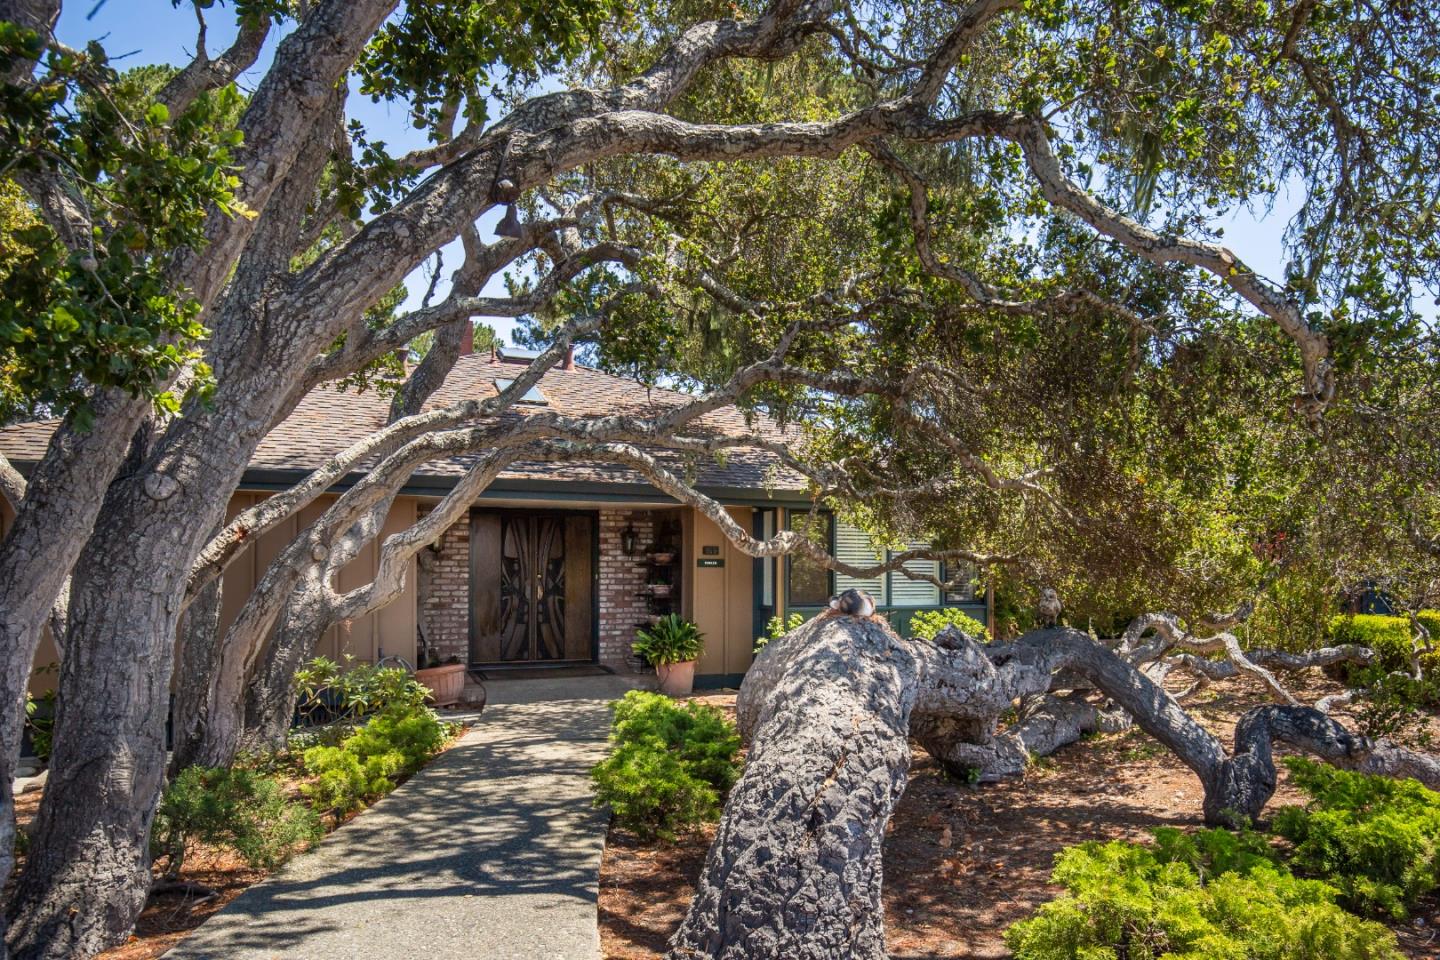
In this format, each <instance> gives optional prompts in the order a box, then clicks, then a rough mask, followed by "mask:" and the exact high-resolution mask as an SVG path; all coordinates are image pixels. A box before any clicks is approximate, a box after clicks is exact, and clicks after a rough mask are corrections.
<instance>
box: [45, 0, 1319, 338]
mask: <svg viewBox="0 0 1440 960" xmlns="http://www.w3.org/2000/svg"><path fill="white" fill-rule="evenodd" d="M96 2H97V0H70V2H69V3H67V4H66V5H65V8H64V11H63V13H62V15H61V18H60V25H59V29H58V30H57V33H58V34H59V37H60V39H61V41H63V42H65V43H67V44H69V45H71V46H81V45H83V44H85V43H86V42H88V41H90V40H100V41H101V42H102V43H103V44H104V46H105V49H106V50H107V51H108V52H109V54H110V56H111V57H112V58H114V59H115V61H116V66H117V67H119V68H121V69H123V68H125V67H131V66H142V65H146V64H154V63H173V64H180V63H184V62H186V61H188V60H189V59H190V57H191V56H192V54H193V53H194V50H195V40H196V23H195V20H194V18H193V16H191V15H190V13H189V12H188V4H187V5H186V6H185V7H182V8H181V9H179V10H177V9H176V8H175V7H174V6H173V4H172V3H171V2H170V0H104V2H103V3H101V4H100V5H99V7H98V9H96ZM92 11H93V12H94V16H93V17H92V16H90V14H91V12H92ZM206 20H207V24H208V39H207V46H208V48H209V50H210V53H211V54H212V55H213V54H215V53H217V52H219V51H221V50H224V49H225V48H226V47H227V46H228V45H229V44H230V42H231V41H232V40H233V39H234V35H235V24H234V17H233V10H232V9H231V8H230V7H229V6H228V5H227V6H219V5H217V6H216V7H214V8H212V9H211V10H210V11H208V16H207V18H206ZM282 35H283V34H282V33H281V32H274V31H272V33H271V36H270V38H269V40H268V41H267V43H266V47H265V50H264V51H263V52H262V54H261V56H260V59H259V60H258V61H257V63H256V66H255V67H254V68H253V69H252V70H250V71H249V72H248V73H247V74H245V75H244V76H243V77H241V80H240V83H241V85H242V86H243V87H247V88H253V86H254V85H255V84H256V83H257V82H258V81H259V79H260V77H261V76H262V75H263V73H264V70H265V68H266V67H267V66H268V64H269V62H270V58H271V57H272V56H273V54H274V49H275V46H276V44H277V43H278V42H279V40H280V37H281V36H282ZM347 108H348V110H349V112H350V115H351V116H352V117H355V118H356V119H359V120H360V121H361V122H362V123H364V124H365V126H366V128H367V130H368V132H369V135H370V138H371V139H372V140H383V141H385V142H386V143H387V144H388V145H389V146H390V149H391V151H392V152H393V153H401V152H403V151H405V150H407V149H410V148H413V147H418V146H423V145H424V143H425V141H424V135H423V132H422V131H417V130H415V129H414V128H413V127H412V126H411V125H410V123H409V122H408V119H407V117H406V113H405V111H404V110H403V109H401V108H398V107H395V106H392V105H389V104H385V103H379V104H376V103H371V102H370V99H369V98H368V97H362V96H359V95H358V94H356V95H353V96H351V98H350V100H349V103H348V105H347ZM1300 199H1301V198H1300V197H1294V196H1287V195H1284V194H1282V195H1281V197H1280V198H1279V200H1278V201H1277V203H1276V206H1275V208H1274V209H1273V210H1272V211H1270V212H1269V214H1268V215H1265V216H1255V215H1252V214H1250V213H1247V212H1246V211H1238V212H1236V213H1234V214H1232V215H1231V216H1230V217H1228V218H1227V219H1226V220H1225V221H1224V222H1223V226H1224V227H1225V238H1224V239H1225V242H1226V243H1227V245H1229V246H1230V247H1231V249H1232V250H1234V251H1235V253H1236V254H1238V255H1239V256H1240V258H1241V259H1242V260H1243V261H1245V262H1246V263H1248V264H1250V266H1251V267H1252V268H1254V269H1255V270H1257V271H1259V272H1260V273H1261V274H1264V275H1266V276H1269V277H1271V278H1272V279H1274V278H1278V277H1280V276H1281V275H1282V264H1283V261H1284V250H1283V245H1282V242H1281V235H1282V233H1283V231H1284V226H1285V223H1286V222H1287V221H1288V219H1289V218H1290V216H1291V215H1292V214H1293V212H1294V211H1295V209H1296V207H1297V204H1298V202H1299V200H1300ZM499 218H500V214H499V211H495V212H493V213H491V214H489V215H488V216H487V218H486V219H484V220H482V222H481V229H482V235H483V236H485V237H486V238H489V237H490V236H491V235H492V234H491V228H492V227H493V225H494V223H495V221H498V220H499ZM462 259H463V252H462V251H461V250H460V245H459V243H458V242H455V243H452V244H451V245H450V246H448V247H447V248H446V249H445V251H444V261H445V266H444V268H443V270H442V282H441V284H440V286H439V289H438V291H437V293H438V295H439V296H444V294H445V291H446V290H447V289H448V286H449V282H448V278H449V274H450V272H451V271H452V270H454V269H455V267H457V266H459V264H460V262H461V261H462ZM428 282H429V276H428V274H426V273H425V272H424V270H423V269H422V270H420V271H416V272H415V273H413V274H411V276H410V277H409V278H407V280H406V287H407V289H408V291H409V297H408V299H407V301H406V304H405V306H406V308H407V309H408V308H413V307H415V306H418V305H419V302H420V298H421V297H422V296H423V294H424V291H425V287H426V285H427V283H428ZM484 292H485V293H486V294H489V295H499V296H503V295H504V292H505V290H504V285H503V282H502V281H501V279H500V278H499V277H497V278H495V279H494V280H492V281H491V283H490V284H489V286H487V287H486V289H485V291H484ZM480 319H483V320H484V322H486V323H489V324H490V325H491V326H492V327H494V328H495V329H496V330H497V331H498V332H499V333H500V334H501V336H502V339H503V338H506V337H508V335H509V333H510V331H512V330H513V329H514V327H515V322H514V321H513V320H511V319H509V318H504V317H493V318H480Z"/></svg>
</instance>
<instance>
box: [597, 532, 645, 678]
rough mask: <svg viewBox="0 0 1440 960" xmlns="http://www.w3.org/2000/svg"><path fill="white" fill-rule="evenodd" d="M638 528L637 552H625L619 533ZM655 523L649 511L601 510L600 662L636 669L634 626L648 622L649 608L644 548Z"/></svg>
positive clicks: (630, 669) (621, 667)
mask: <svg viewBox="0 0 1440 960" xmlns="http://www.w3.org/2000/svg"><path fill="white" fill-rule="evenodd" d="M627 526H633V527H634V528H635V540H636V543H637V550H636V555H635V556H633V557H627V556H625V553H624V551H623V550H622V549H621V545H620V534H621V531H623V530H624V529H625V528H626V527H627ZM654 527H655V525H654V523H653V522H652V521H651V519H650V514H649V513H648V512H646V511H630V510H617V509H609V508H607V509H603V510H601V511H600V590H599V598H600V662H601V663H603V664H605V665H606V666H607V667H610V668H611V669H613V670H617V671H620V672H622V673H623V672H629V671H633V670H635V669H636V667H637V662H636V661H635V659H634V658H633V656H632V655H631V653H630V645H631V644H632V643H633V642H634V640H635V628H636V627H637V626H639V625H640V624H643V623H645V622H646V618H647V617H648V616H649V614H650V608H649V606H648V604H647V603H646V602H645V598H644V597H643V596H642V595H641V592H640V591H641V590H642V589H643V588H644V586H645V581H646V578H647V577H648V575H649V569H648V567H647V566H646V565H645V557H644V555H643V554H642V553H640V551H642V550H644V549H645V548H646V547H647V546H648V545H649V544H650V543H651V541H652V540H653V539H654Z"/></svg>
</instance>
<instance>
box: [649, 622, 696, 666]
mask: <svg viewBox="0 0 1440 960" xmlns="http://www.w3.org/2000/svg"><path fill="white" fill-rule="evenodd" d="M704 649H705V634H703V633H701V632H700V628H699V627H697V626H696V625H695V624H694V623H692V622H690V621H689V620H686V619H685V618H684V617H682V616H680V614H678V613H669V614H666V615H665V616H663V617H661V618H660V619H659V620H658V621H657V622H656V623H655V625H654V626H652V627H648V628H645V627H642V628H641V629H639V630H637V631H635V644H634V650H635V654H636V656H641V657H644V658H645V660H646V661H647V662H649V663H650V664H652V665H654V666H661V665H664V664H667V663H685V662H687V661H689V660H697V659H699V657H700V654H701V652H703V651H704Z"/></svg>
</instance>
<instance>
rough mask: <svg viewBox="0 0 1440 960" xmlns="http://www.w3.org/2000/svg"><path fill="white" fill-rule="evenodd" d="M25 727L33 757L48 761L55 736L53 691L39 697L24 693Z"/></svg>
mask: <svg viewBox="0 0 1440 960" xmlns="http://www.w3.org/2000/svg"><path fill="white" fill-rule="evenodd" d="M25 726H26V727H27V728H29V730H30V746H31V748H32V749H34V751H35V757H36V758H37V759H39V760H41V761H42V762H43V761H46V760H49V759H50V744H51V743H52V742H53V737H54V734H55V691H54V690H47V691H45V692H44V693H42V694H41V695H40V696H39V697H33V696H31V695H30V691H28V690H27V691H25Z"/></svg>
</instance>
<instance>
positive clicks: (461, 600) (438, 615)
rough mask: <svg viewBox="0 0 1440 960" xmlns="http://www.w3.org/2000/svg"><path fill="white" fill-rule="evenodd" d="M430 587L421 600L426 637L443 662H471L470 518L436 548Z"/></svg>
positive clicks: (446, 533)
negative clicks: (452, 657)
mask: <svg viewBox="0 0 1440 960" xmlns="http://www.w3.org/2000/svg"><path fill="white" fill-rule="evenodd" d="M436 546H437V547H438V551H437V552H436V555H435V559H434V563H433V564H432V566H431V569H430V573H429V585H428V589H427V590H426V591H425V594H426V595H424V596H421V597H420V616H421V617H423V618H424V620H425V631H426V632H425V635H426V636H427V637H428V638H429V639H430V642H431V643H432V644H434V645H435V649H436V650H437V651H438V652H439V654H440V659H442V660H445V659H448V658H450V657H451V656H456V657H459V658H460V660H461V661H462V662H464V663H469V662H470V518H469V517H465V518H462V519H461V520H459V521H458V522H457V523H456V524H455V525H454V526H452V527H451V528H450V529H449V530H446V531H445V534H444V536H442V537H441V538H440V540H439V542H438V543H437V544H436Z"/></svg>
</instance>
